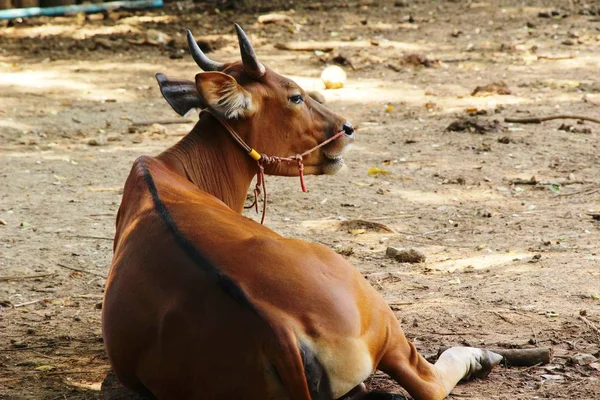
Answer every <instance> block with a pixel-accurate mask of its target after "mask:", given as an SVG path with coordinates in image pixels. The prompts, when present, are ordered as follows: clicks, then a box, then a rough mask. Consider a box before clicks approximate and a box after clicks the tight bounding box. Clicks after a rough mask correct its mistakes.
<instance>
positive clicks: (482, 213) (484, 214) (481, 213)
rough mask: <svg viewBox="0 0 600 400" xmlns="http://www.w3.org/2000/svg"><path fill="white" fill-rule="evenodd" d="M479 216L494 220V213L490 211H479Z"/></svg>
mask: <svg viewBox="0 0 600 400" xmlns="http://www.w3.org/2000/svg"><path fill="white" fill-rule="evenodd" d="M477 215H478V216H480V217H483V218H492V215H493V214H492V212H491V211H489V210H478V211H477Z"/></svg>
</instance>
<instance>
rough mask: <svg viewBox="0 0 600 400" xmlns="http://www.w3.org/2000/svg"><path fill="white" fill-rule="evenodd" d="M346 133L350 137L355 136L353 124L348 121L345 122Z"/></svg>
mask: <svg viewBox="0 0 600 400" xmlns="http://www.w3.org/2000/svg"><path fill="white" fill-rule="evenodd" d="M343 129H344V133H345V134H346V135H347V136H349V137H353V136H354V127H353V126H352V124H351V123H350V122H348V121H346V122H344V127H343Z"/></svg>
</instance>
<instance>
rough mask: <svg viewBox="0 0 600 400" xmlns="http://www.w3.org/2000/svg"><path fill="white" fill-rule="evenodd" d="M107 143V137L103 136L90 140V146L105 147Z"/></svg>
mask: <svg viewBox="0 0 600 400" xmlns="http://www.w3.org/2000/svg"><path fill="white" fill-rule="evenodd" d="M107 143H108V141H107V140H106V137H104V136H102V135H100V136H98V137H95V138H91V139H89V140H88V144H89V145H90V146H105V145H106V144H107Z"/></svg>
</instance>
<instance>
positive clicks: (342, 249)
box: [333, 244, 354, 257]
mask: <svg viewBox="0 0 600 400" xmlns="http://www.w3.org/2000/svg"><path fill="white" fill-rule="evenodd" d="M333 250H334V251H335V252H336V253H338V254H340V255H342V256H346V257H348V256H351V255H352V254H354V248H353V247H352V246H342V245H341V244H336V245H335V246H333Z"/></svg>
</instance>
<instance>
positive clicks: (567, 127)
mask: <svg viewBox="0 0 600 400" xmlns="http://www.w3.org/2000/svg"><path fill="white" fill-rule="evenodd" d="M558 130H559V131H565V132H571V133H585V134H588V135H589V134H591V133H592V129H591V128H577V127H575V126H573V125H569V124H561V125H560V126H559V127H558Z"/></svg>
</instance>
